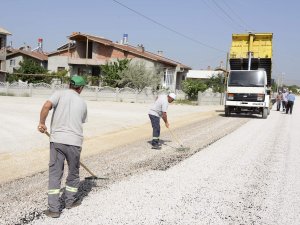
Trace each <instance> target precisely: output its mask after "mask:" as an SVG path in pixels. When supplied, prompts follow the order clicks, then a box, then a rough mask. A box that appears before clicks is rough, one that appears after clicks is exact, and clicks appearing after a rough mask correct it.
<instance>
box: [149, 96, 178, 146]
mask: <svg viewBox="0 0 300 225" xmlns="http://www.w3.org/2000/svg"><path fill="white" fill-rule="evenodd" d="M175 99H176V95H175V94H174V93H170V94H169V95H168V96H167V95H160V96H158V98H157V99H156V101H155V103H154V104H153V105H152V106H151V107H150V110H149V112H148V114H149V118H150V121H151V125H152V129H153V131H152V142H151V144H152V147H153V148H154V149H158V148H159V136H160V117H161V118H162V119H163V121H164V122H165V125H166V127H167V128H169V126H170V125H169V122H168V116H167V109H168V105H169V103H171V102H173V101H174V100H175Z"/></svg>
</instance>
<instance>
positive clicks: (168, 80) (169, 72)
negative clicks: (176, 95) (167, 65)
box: [164, 69, 174, 88]
mask: <svg viewBox="0 0 300 225" xmlns="http://www.w3.org/2000/svg"><path fill="white" fill-rule="evenodd" d="M173 83H174V70H173V69H166V70H165V73H164V86H165V87H167V88H168V87H172V86H173Z"/></svg>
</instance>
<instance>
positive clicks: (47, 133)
mask: <svg viewBox="0 0 300 225" xmlns="http://www.w3.org/2000/svg"><path fill="white" fill-rule="evenodd" d="M44 133H45V134H46V135H47V136H48V137H50V134H49V132H48V131H45V132H44ZM79 162H80V165H81V166H82V167H83V168H84V169H85V170H86V171H87V172H88V173H89V174H91V175H92V176H93V177H97V176H96V175H95V174H94V173H93V172H92V171H90V170H89V168H87V167H86V166H85V165H84V164H83V163H82V162H81V161H79Z"/></svg>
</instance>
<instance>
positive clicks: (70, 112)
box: [48, 89, 87, 147]
mask: <svg viewBox="0 0 300 225" xmlns="http://www.w3.org/2000/svg"><path fill="white" fill-rule="evenodd" d="M48 100H49V101H50V102H51V103H52V108H53V114H52V119H51V138H50V142H56V143H61V144H66V145H74V146H80V147H81V146H82V142H83V131H82V123H85V122H86V121H87V107H86V103H85V102H84V100H83V99H82V98H81V97H80V96H79V94H78V93H77V92H76V91H74V90H72V89H68V90H64V91H57V92H55V93H54V94H53V95H52V96H51V97H50V98H49V99H48Z"/></svg>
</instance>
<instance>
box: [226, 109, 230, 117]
mask: <svg viewBox="0 0 300 225" xmlns="http://www.w3.org/2000/svg"><path fill="white" fill-rule="evenodd" d="M225 116H226V117H228V116H230V109H229V107H225Z"/></svg>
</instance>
